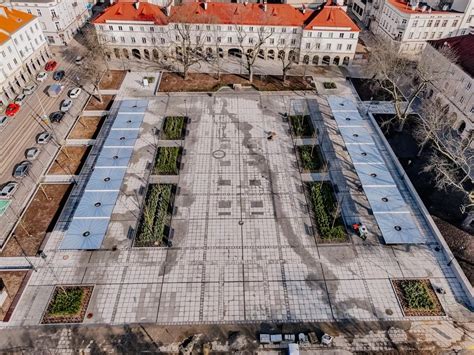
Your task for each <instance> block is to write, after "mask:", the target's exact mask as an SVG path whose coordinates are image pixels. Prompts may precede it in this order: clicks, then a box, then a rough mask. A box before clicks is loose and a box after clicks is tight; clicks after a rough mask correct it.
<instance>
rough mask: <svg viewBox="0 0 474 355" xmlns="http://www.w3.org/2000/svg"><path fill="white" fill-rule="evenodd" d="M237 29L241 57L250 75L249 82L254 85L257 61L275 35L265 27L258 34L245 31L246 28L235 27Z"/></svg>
mask: <svg viewBox="0 0 474 355" xmlns="http://www.w3.org/2000/svg"><path fill="white" fill-rule="evenodd" d="M235 28H236V31H237V40H238V42H239V47H240V51H241V55H242V57H243V58H244V65H245V69H246V70H247V72H248V74H249V81H250V82H251V83H252V82H253V74H254V69H255V68H254V67H255V61H256V60H257V58H258V56H259V54H260V50H261V49H262V47H263V45H264V44H265V42H266V40H267V39H268V38H270V37H271V36H272V34H273V33H272V32H271V31H270V30H268V29H267V28H266V27H263V26H262V27H260V28H259V29H258V31H257V32H256V33H255V32H247V31H245V29H244V26H241V25H235Z"/></svg>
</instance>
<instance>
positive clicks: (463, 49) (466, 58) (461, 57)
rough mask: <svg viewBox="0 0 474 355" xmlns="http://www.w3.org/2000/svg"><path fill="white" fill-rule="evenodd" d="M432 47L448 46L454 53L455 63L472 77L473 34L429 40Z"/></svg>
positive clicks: (473, 58)
mask: <svg viewBox="0 0 474 355" xmlns="http://www.w3.org/2000/svg"><path fill="white" fill-rule="evenodd" d="M429 43H430V44H431V45H432V46H433V47H434V48H441V47H443V46H448V47H449V48H451V50H452V51H453V52H454V53H455V54H456V57H457V58H456V59H457V60H456V63H457V64H458V65H460V66H461V68H463V69H464V71H465V72H466V73H468V74H469V75H470V76H471V77H473V78H474V34H468V35H464V36H457V37H450V38H445V39H438V40H436V41H429Z"/></svg>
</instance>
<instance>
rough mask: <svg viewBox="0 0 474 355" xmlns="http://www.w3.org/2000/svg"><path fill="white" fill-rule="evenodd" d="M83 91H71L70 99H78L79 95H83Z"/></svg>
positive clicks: (79, 89)
mask: <svg viewBox="0 0 474 355" xmlns="http://www.w3.org/2000/svg"><path fill="white" fill-rule="evenodd" d="M81 92H82V90H81V88H74V89H72V90H71V91H69V97H70V98H71V99H77V98H78V97H79V95H80V94H81Z"/></svg>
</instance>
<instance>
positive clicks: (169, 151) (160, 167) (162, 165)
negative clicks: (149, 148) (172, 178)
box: [154, 147, 180, 175]
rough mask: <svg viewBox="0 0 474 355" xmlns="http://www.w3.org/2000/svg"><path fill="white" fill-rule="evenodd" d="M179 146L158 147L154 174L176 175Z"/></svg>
mask: <svg viewBox="0 0 474 355" xmlns="http://www.w3.org/2000/svg"><path fill="white" fill-rule="evenodd" d="M179 154H180V147H160V148H159V150H158V155H157V158H156V162H155V168H154V174H157V175H177V174H178V171H179V167H178V158H179Z"/></svg>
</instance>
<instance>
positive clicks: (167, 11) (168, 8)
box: [165, 2, 171, 17]
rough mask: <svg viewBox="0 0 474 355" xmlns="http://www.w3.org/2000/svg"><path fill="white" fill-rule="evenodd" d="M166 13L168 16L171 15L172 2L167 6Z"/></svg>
mask: <svg viewBox="0 0 474 355" xmlns="http://www.w3.org/2000/svg"><path fill="white" fill-rule="evenodd" d="M165 15H166V16H168V17H169V16H170V15H171V2H169V3H168V4H167V5H166V6H165Z"/></svg>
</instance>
